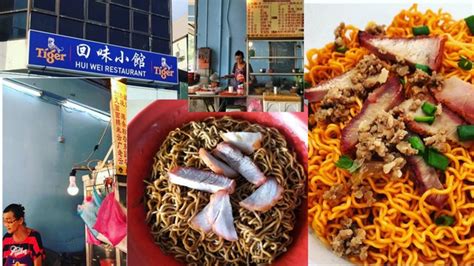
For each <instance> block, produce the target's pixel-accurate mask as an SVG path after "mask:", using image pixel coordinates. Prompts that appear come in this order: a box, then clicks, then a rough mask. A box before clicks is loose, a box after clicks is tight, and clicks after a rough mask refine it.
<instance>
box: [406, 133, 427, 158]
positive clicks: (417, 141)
mask: <svg viewBox="0 0 474 266" xmlns="http://www.w3.org/2000/svg"><path fill="white" fill-rule="evenodd" d="M408 142H409V143H410V144H411V146H412V147H413V149H416V150H418V151H419V152H418V154H423V153H425V144H423V140H421V138H420V137H419V136H411V137H409V138H408Z"/></svg>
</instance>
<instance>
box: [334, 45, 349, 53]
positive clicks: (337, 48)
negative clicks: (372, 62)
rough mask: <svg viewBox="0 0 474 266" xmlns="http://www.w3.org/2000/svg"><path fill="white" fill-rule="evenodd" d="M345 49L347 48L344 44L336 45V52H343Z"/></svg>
mask: <svg viewBox="0 0 474 266" xmlns="http://www.w3.org/2000/svg"><path fill="white" fill-rule="evenodd" d="M347 50H349V49H348V48H347V47H345V46H337V47H336V52H338V53H345V52H346V51H347Z"/></svg>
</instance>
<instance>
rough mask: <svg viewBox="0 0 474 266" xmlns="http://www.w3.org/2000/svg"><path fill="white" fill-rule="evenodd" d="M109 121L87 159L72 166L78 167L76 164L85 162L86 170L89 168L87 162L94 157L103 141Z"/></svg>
mask: <svg viewBox="0 0 474 266" xmlns="http://www.w3.org/2000/svg"><path fill="white" fill-rule="evenodd" d="M111 121H112V120H110V121H109V122H108V123H107V127H105V129H104V131H103V132H102V135H101V136H100V139H99V142H98V143H97V144H96V145H95V146H94V149H93V150H92V151H91V153H89V155H88V156H87V158H86V159H85V160H83V161H80V162H78V163H74V164H73V165H78V164H81V163H84V162H87V168H89V162H90V161H89V160H90V158H91V157H92V155H94V153H95V152H96V151H97V150H98V149H99V146H100V144H102V140H103V139H104V136H105V133H107V130H108V129H109V127H110V123H111Z"/></svg>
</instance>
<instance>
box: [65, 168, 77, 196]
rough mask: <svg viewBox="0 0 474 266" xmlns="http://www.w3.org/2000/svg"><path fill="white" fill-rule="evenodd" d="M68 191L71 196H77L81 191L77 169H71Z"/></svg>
mask: <svg viewBox="0 0 474 266" xmlns="http://www.w3.org/2000/svg"><path fill="white" fill-rule="evenodd" d="M67 193H68V194H69V195H71V196H76V195H77V193H79V188H78V187H77V185H76V170H75V169H73V170H71V173H70V174H69V187H68V188H67Z"/></svg>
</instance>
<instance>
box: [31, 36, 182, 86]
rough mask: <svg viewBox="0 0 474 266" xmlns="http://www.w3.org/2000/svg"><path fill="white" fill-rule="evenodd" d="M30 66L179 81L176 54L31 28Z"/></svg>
mask: <svg viewBox="0 0 474 266" xmlns="http://www.w3.org/2000/svg"><path fill="white" fill-rule="evenodd" d="M29 34H30V37H29V47H30V51H29V57H28V65H29V66H31V67H40V68H44V67H46V68H47V67H51V68H55V69H60V70H64V71H74V72H80V73H84V72H87V73H96V74H99V75H105V76H120V77H126V78H134V79H140V80H153V81H159V82H163V83H170V84H177V83H178V71H177V65H178V60H177V58H176V57H173V56H169V55H164V54H159V53H152V52H148V51H142V50H135V49H130V48H127V47H120V46H115V45H110V44H104V43H97V42H92V41H88V40H81V39H76V38H72V37H66V36H62V35H57V34H52V33H45V32H39V31H34V30H30V32H29Z"/></svg>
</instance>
